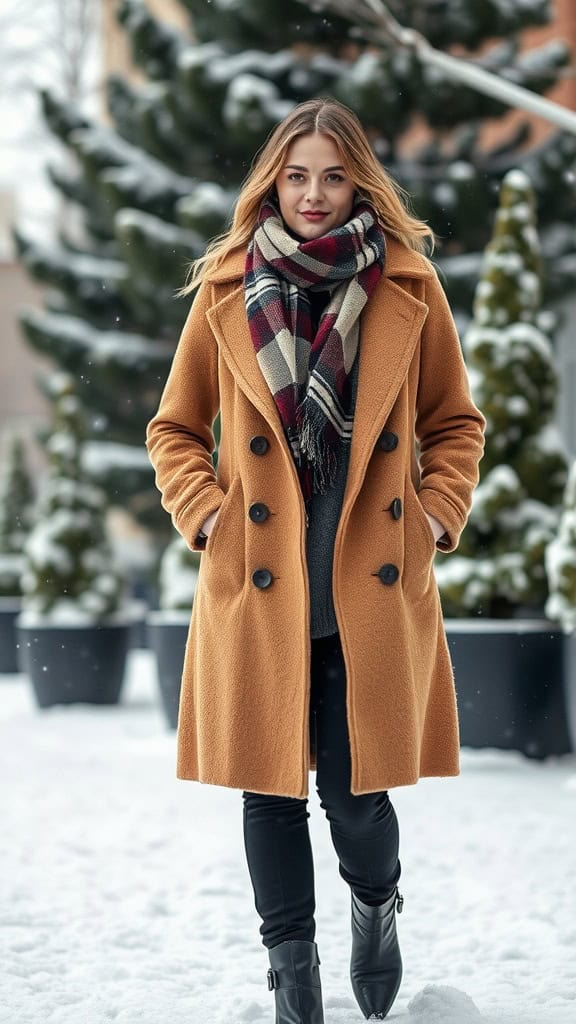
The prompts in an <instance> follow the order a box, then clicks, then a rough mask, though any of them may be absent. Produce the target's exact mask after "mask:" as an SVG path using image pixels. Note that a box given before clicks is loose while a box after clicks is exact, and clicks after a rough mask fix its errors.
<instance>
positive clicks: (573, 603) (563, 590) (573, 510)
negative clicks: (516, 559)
mask: <svg viewBox="0 0 576 1024" xmlns="http://www.w3.org/2000/svg"><path fill="white" fill-rule="evenodd" d="M546 572H547V574H548V586H549V589H550V593H549V596H548V600H547V602H546V607H545V611H546V615H547V616H548V618H549V619H552V621H554V622H559V623H560V624H561V626H562V628H563V629H564V631H565V632H566V633H571V632H572V631H573V630H574V629H576V462H572V464H571V466H570V472H569V474H568V481H567V483H566V489H565V491H564V500H563V503H562V514H561V516H560V525H559V528H558V533H557V535H556V536H555V537H554V539H553V540H552V541H551V542H550V544H549V545H548V547H547V548H546Z"/></svg>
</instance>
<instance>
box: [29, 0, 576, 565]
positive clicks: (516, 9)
mask: <svg viewBox="0 0 576 1024" xmlns="http://www.w3.org/2000/svg"><path fill="white" fill-rule="evenodd" d="M183 6H184V7H185V8H186V10H187V12H188V13H189V15H190V26H191V31H190V33H188V34H183V33H182V32H180V31H178V30H177V29H175V28H173V27H172V26H169V25H167V24H164V23H162V22H161V21H159V20H157V19H156V18H155V17H154V16H153V15H152V13H151V12H150V11H149V10H148V8H147V7H146V4H145V3H144V2H143V0H120V2H119V4H118V18H119V21H120V23H121V24H122V26H123V27H124V29H125V31H126V33H127V34H128V36H129V38H130V41H131V45H132V51H133V56H134V60H135V61H136V62H137V63H138V64H139V65H140V67H141V69H142V70H143V72H144V73H145V75H146V76H147V79H148V81H147V83H146V84H145V85H139V84H138V85H135V84H132V83H130V82H128V80H127V79H125V78H123V77H121V76H119V75H114V76H111V77H110V79H109V82H108V105H109V109H110V112H111V115H112V119H113V122H114V126H113V127H109V126H103V125H100V124H94V123H91V122H90V121H89V120H88V119H87V118H86V117H85V116H83V115H82V114H81V113H79V112H78V111H77V110H76V109H75V108H73V107H71V106H70V105H67V104H64V103H62V102H61V101H60V100H59V99H58V98H57V97H55V96H54V95H51V94H49V93H47V92H44V93H43V94H42V99H43V108H44V112H45V115H46V118H47V120H48V123H49V125H50V127H51V128H52V130H53V132H54V134H55V135H56V136H57V137H58V138H59V139H60V140H61V142H62V144H63V145H64V146H65V147H66V149H67V150H68V152H69V153H70V154H73V156H74V158H75V163H76V171H75V172H74V173H71V172H67V173H64V172H62V171H61V170H59V169H57V168H53V170H52V178H53V181H54V184H55V186H56V187H57V188H59V189H60V191H61V192H62V193H63V194H64V195H65V196H66V197H68V198H69V200H70V202H71V203H73V204H74V205H75V207H77V208H78V209H80V210H81V211H82V213H83V220H84V225H85V235H84V238H83V239H82V240H81V241H79V240H78V239H77V238H72V237H70V235H67V234H63V235H62V237H61V238H60V239H59V243H58V244H50V245H49V246H41V245H39V244H38V243H37V242H35V241H34V240H33V239H30V238H24V237H22V235H21V234H20V233H16V240H17V244H18V245H19V248H20V253H21V255H22V258H23V259H24V261H25V263H26V265H27V266H28V267H29V269H30V272H31V273H32V274H33V275H34V276H35V277H36V278H37V279H38V280H41V281H44V282H46V283H48V284H49V285H51V290H50V292H49V294H48V300H47V305H48V309H47V311H45V312H39V311H38V312H28V313H26V315H25V316H24V317H23V327H24V330H25V332H26V335H27V337H28V339H29V341H30V343H31V344H32V345H34V346H35V347H36V348H37V349H39V350H41V351H42V352H44V353H48V354H50V355H52V356H53V358H54V360H55V361H56V362H57V363H58V365H59V366H61V367H62V368H64V369H66V370H69V371H71V372H73V373H74V374H75V376H76V378H77V380H78V384H79V395H80V397H81V401H82V403H83V405H84V406H85V408H86V410H87V413H88V431H89V443H88V444H87V445H86V448H85V452H86V455H87V463H88V466H89V468H90V470H91V472H93V473H94V474H95V475H96V476H97V478H98V479H99V480H101V481H102V483H103V485H105V486H106V489H107V492H108V494H109V496H110V498H111V500H112V502H113V503H116V504H119V505H122V507H123V508H125V509H126V510H128V511H130V512H132V514H133V515H134V516H136V517H137V519H138V520H139V521H140V523H141V524H143V525H146V526H149V527H151V528H152V529H153V530H156V531H159V533H157V539H158V541H159V546H161V544H163V543H164V542H166V541H167V540H168V538H169V536H170V530H171V524H170V520H169V517H167V516H166V515H165V514H164V513H163V511H162V509H161V506H160V502H159V498H158V494H157V492H156V491H155V489H154V486H153V477H152V473H151V467H150V466H149V463H148V460H147V455H146V452H145V449H144V445H143V437H144V429H145V424H146V422H147V420H148V418H150V416H151V415H152V414H153V412H154V411H155V408H156V406H157V402H158V399H159V395H160V391H161V388H162V386H163V384H164V380H165V378H166V374H167V371H168V366H169V363H170V359H171V355H172V353H173V350H174V345H175V343H176V340H177V337H178V334H179V330H180V328H181V326H182V323H183V321H184V318H185V315H186V312H187V308H188V305H189V300H179V301H176V300H175V298H174V293H175V291H176V289H177V288H179V287H180V286H181V284H183V281H184V276H185V270H186V266H187V264H188V262H189V260H190V259H191V258H192V257H194V256H196V255H198V254H199V253H200V252H202V251H203V249H204V246H205V244H206V242H207V241H208V239H209V238H211V237H212V236H214V235H215V234H217V233H218V232H220V231H222V230H224V228H225V227H226V224H227V221H228V218H229V216H230V213H231V210H232V205H233V202H234V199H235V196H236V195H237V192H238V189H239V187H240V184H241V182H242V180H243V179H244V177H245V175H246V173H247V171H248V168H249V166H250V162H251V160H252V158H253V156H254V153H255V151H256V150H257V149H258V147H259V146H260V145H261V144H262V143H263V142H264V140H265V138H266V136H267V134H268V133H269V131H270V129H271V128H272V127H273V125H274V124H275V123H276V122H277V121H278V120H279V119H280V118H281V117H282V116H283V115H284V114H285V113H286V112H287V111H288V110H290V109H291V107H292V106H293V105H294V104H296V103H298V102H300V101H302V100H305V99H307V98H309V97H311V96H317V95H332V96H334V97H336V98H338V99H340V100H342V101H343V102H344V103H346V104H347V105H349V106H351V107H352V108H353V109H354V110H355V111H356V112H357V113H358V114H359V116H360V118H361V120H362V121H363V123H364V124H365V126H366V128H367V130H368V134H369V136H370V138H371V141H372V144H373V146H374V149H375V151H376V152H377V154H378V155H379V157H380V159H381V160H382V161H383V162H384V163H385V164H386V165H387V166H388V167H389V169H390V170H391V172H392V173H393V174H394V175H395V176H396V177H397V178H398V179H399V180H400V182H401V183H402V184H404V185H405V186H406V187H407V188H408V189H409V191H410V192H411V193H412V194H413V196H414V206H415V208H416V212H417V213H418V214H419V215H421V216H424V217H426V218H428V219H429V220H430V222H431V224H432V226H433V227H434V228H435V229H436V230H437V231H438V232H439V233H440V235H441V236H443V237H444V238H445V240H446V244H445V246H444V248H443V251H442V255H441V261H442V263H443V265H444V266H445V268H446V271H447V274H448V277H447V290H448V291H449V295H450V298H451V299H452V302H453V303H454V304H455V305H456V306H457V307H459V309H460V311H464V312H466V311H467V310H469V307H470V304H471V301H472V296H473V287H474V285H475V283H476V280H477V270H478V266H479V258H480V253H481V249H482V247H483V246H484V245H485V244H486V242H487V241H488V238H489V223H490V219H491V218H490V213H491V211H492V210H493V209H494V207H495V205H496V203H497V188H498V184H499V182H500V180H501V179H502V177H503V175H504V173H505V172H506V171H507V170H508V169H509V168H510V167H514V166H516V165H517V164H518V162H519V161H520V160H521V161H522V164H523V166H525V167H529V168H530V174H531V177H532V179H533V181H534V183H535V187H536V190H537V193H538V200H539V206H540V212H541V215H540V220H541V228H542V233H543V234H542V237H543V240H544V247H545V250H546V246H547V247H548V249H547V251H548V253H549V254H552V255H553V259H549V260H547V261H546V264H545V271H546V273H545V285H546V289H547V294H548V295H552V294H558V293H559V292H560V291H561V290H562V288H563V287H564V288H565V287H567V286H568V284H569V286H570V287H571V286H572V276H573V270H572V267H573V258H574V253H575V251H576V243H575V241H574V237H573V232H572V231H571V229H570V224H571V221H572V220H573V219H574V217H575V216H576V195H575V190H574V184H573V177H572V178H570V175H569V174H568V173H567V168H568V169H569V170H570V172H572V162H573V156H574V150H575V147H576V140H575V139H573V138H572V137H571V136H568V135H567V134H566V133H553V135H552V136H551V137H550V138H549V139H548V140H547V141H546V143H545V144H543V145H541V146H540V147H539V148H538V149H537V150H535V151H531V152H524V151H522V155H521V156H520V155H519V153H520V149H519V147H520V146H521V145H523V144H524V143H526V141H527V137H528V129H527V128H526V127H525V126H524V127H522V128H521V129H519V130H515V131H514V132H513V133H512V134H511V136H510V138H509V139H507V140H506V141H505V142H504V143H501V144H499V146H498V147H497V148H496V149H493V150H490V151H484V150H482V149H481V146H480V138H481V133H482V129H483V126H484V122H485V119H486V118H492V117H499V116H501V115H502V114H504V113H505V112H506V111H507V108H506V107H505V106H504V105H502V104H500V103H498V102H496V101H495V100H493V99H490V98H489V97H486V96H481V95H480V94H478V93H475V92H473V91H472V90H469V89H466V88H463V87H462V86H461V85H460V84H454V83H451V82H449V81H447V80H442V79H441V78H439V77H438V74H437V73H434V74H432V73H431V72H430V71H427V70H424V69H422V68H420V66H419V65H417V64H416V63H415V61H414V59H413V58H412V57H411V56H410V55H409V54H407V53H406V52H401V51H398V50H397V48H395V47H394V46H389V47H387V46H385V45H383V46H382V47H381V48H378V49H377V48H376V47H374V46H373V45H369V44H366V42H365V41H364V40H362V38H361V37H356V36H353V35H351V26H350V24H349V23H348V22H346V21H344V20H343V19H339V18H337V17H334V16H332V15H328V14H327V13H325V12H322V11H320V10H318V9H316V10H313V9H312V6H313V5H310V7H306V6H305V5H304V4H302V3H300V2H298V0H283V2H282V3H281V4H280V3H278V2H277V0H212V2H211V3H207V2H206V0H183ZM391 6H392V9H393V10H394V9H395V8H396V6H397V5H396V3H392V5H391ZM398 6H399V5H398ZM401 6H402V18H403V19H404V20H405V21H406V23H407V24H414V25H416V26H417V27H418V28H419V29H420V30H421V31H422V32H424V34H425V35H427V36H428V38H429V39H430V41H431V42H432V43H433V44H434V45H435V46H437V47H439V48H441V49H448V48H449V47H453V46H455V45H464V46H465V47H466V48H467V49H468V50H469V51H470V59H471V60H477V61H478V62H479V63H480V64H482V65H485V66H489V67H492V68H493V69H495V70H497V71H499V72H500V73H501V74H503V75H508V76H510V77H513V78H514V80H515V81H518V82H519V83H521V84H524V85H527V86H529V87H531V88H533V89H534V90H536V91H539V92H545V91H546V90H547V89H548V88H549V87H550V86H552V85H553V84H554V83H555V82H556V80H557V78H558V76H559V74H560V72H561V69H562V67H563V66H564V65H565V64H566V62H567V61H568V60H569V56H570V55H569V53H568V51H567V47H566V46H565V44H563V43H561V42H557V43H547V44H546V45H545V46H542V47H540V48H539V49H537V50H535V51H534V50H533V51H531V52H530V53H529V54H520V53H519V50H518V45H517V36H518V33H519V32H520V31H522V30H523V29H525V28H528V27H530V26H532V25H538V24H542V23H544V22H545V21H546V20H547V19H548V16H549V10H550V5H549V3H548V0H521V2H520V0H510V3H508V4H501V3H498V4H492V3H490V4H482V5H478V4H477V3H476V2H475V0H438V2H435V3H434V4H430V3H429V0H412V2H411V3H410V4H408V5H405V4H402V5H401ZM396 13H398V11H397V12H396ZM499 38H505V40H506V41H505V42H500V43H498V42H497V40H498V39H499ZM492 41H494V45H492V46H491V48H490V49H489V50H488V52H487V53H484V54H482V55H481V56H475V55H474V54H475V51H478V50H479V48H480V47H481V46H482V45H483V44H484V43H491V42H492ZM414 116H418V117H419V118H421V119H422V118H423V119H424V120H425V121H426V122H427V123H428V125H429V127H430V129H431V132H432V134H431V137H430V138H428V139H427V140H426V143H425V144H424V145H422V144H419V145H418V146H417V147H416V148H415V149H414V151H413V152H411V154H410V155H409V156H407V155H406V153H405V152H404V147H403V145H402V140H403V136H404V135H405V132H406V131H407V129H408V128H409V127H410V126H411V124H412V123H413V119H414ZM463 256H466V259H463V258H462V257H463ZM216 432H217V426H216Z"/></svg>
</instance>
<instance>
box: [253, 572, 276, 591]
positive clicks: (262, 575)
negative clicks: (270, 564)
mask: <svg viewBox="0 0 576 1024" xmlns="http://www.w3.org/2000/svg"><path fill="white" fill-rule="evenodd" d="M272 578H273V577H272V573H271V572H270V570H269V569H256V570H255V571H254V572H253V573H252V583H253V584H254V586H255V587H258V589H259V590H265V589H266V587H269V586H270V584H271V583H272Z"/></svg>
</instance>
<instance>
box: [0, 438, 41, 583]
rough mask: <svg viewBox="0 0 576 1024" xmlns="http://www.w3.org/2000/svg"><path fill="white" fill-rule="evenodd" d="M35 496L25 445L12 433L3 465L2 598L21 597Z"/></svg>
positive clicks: (0, 524)
mask: <svg viewBox="0 0 576 1024" xmlns="http://www.w3.org/2000/svg"><path fill="white" fill-rule="evenodd" d="M33 499H34V492H33V489H32V482H31V479H30V475H29V472H28V469H27V466H26V457H25V451H24V444H23V442H22V439H21V438H20V437H19V436H18V435H17V434H15V433H12V434H9V435H8V437H7V439H6V454H5V461H4V462H3V463H2V466H1V467H0V597H18V596H20V576H21V573H22V568H23V555H22V550H23V547H24V542H25V539H26V535H27V533H28V530H29V528H30V523H31V511H32V502H33Z"/></svg>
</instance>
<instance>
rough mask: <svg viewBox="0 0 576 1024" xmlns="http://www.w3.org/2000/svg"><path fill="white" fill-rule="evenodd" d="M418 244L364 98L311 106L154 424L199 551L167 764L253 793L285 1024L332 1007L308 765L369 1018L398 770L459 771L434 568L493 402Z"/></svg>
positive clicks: (204, 291) (285, 140)
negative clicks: (471, 381)
mask: <svg viewBox="0 0 576 1024" xmlns="http://www.w3.org/2000/svg"><path fill="white" fill-rule="evenodd" d="M427 239H429V240H431V241H432V242H433V235H432V231H431V230H430V229H429V228H428V227H427V226H426V225H425V224H424V223H422V222H421V221H419V220H417V219H416V218H414V217H413V216H411V215H410V213H409V212H408V210H407V208H406V204H405V202H404V199H403V193H402V191H401V190H400V188H399V187H398V186H397V185H396V184H395V183H394V182H393V181H392V180H391V179H390V177H389V176H388V175H387V174H386V172H385V171H384V170H383V168H382V167H381V165H380V164H379V163H378V161H377V159H376V158H375V156H374V154H373V152H372V150H371V148H370V145H369V143H368V140H367V138H366V135H365V133H364V131H363V129H362V126H361V125H360V122H359V121H358V119H357V118H356V116H355V115H354V114H353V113H352V111H350V110H349V109H348V108H346V107H344V106H342V105H341V104H339V103H337V102H335V101H333V100H331V99H314V100H310V101H308V102H306V103H301V104H299V105H298V106H296V107H295V108H294V109H293V110H292V111H291V113H290V114H289V115H288V116H287V117H286V118H284V119H283V121H281V122H280V123H279V124H278V125H277V126H276V127H275V129H274V130H273V132H272V133H271V135H270V137H269V138H268V140H267V142H266V144H265V145H264V147H263V148H262V149H261V150H260V152H259V154H258V155H257V159H256V160H255V162H254V165H253V167H252V169H251V171H250V173H249V175H248V177H247V178H246V180H245V182H244V184H243V187H242V189H241V193H240V196H239V198H238V200H237V203H236V207H235V212H234V217H233V221H232V226H231V228H230V230H229V231H228V232H226V233H225V234H224V235H221V236H219V237H218V238H217V239H215V240H213V242H212V243H211V245H210V246H209V247H208V249H207V251H206V253H205V255H204V256H202V257H201V258H200V259H199V260H196V261H195V262H194V264H193V274H192V281H191V283H190V285H189V286H187V287H186V288H184V289H182V290H181V291H182V292H184V293H187V292H189V291H191V290H192V289H193V288H195V287H197V286H199V287H198V291H197V293H196V296H195V300H194V302H193V305H192V307H191V309H190V312H189V314H188V317H187V320H186V323H185V325H184V328H183V331H182V335H181V338H180V341H179V345H178V348H177V351H176V354H175V357H174V361H173V364H172V368H171V371H170V374H169V377H168V381H167V383H166V386H165V389H164V393H163V395H162V398H161V402H160V406H159V409H158V412H157V414H156V415H155V416H154V418H153V419H152V420H151V422H150V423H149V425H148V430H147V442H146V443H147V448H148V452H149V456H150V459H151V461H152V463H153V465H154V467H155V470H156V482H157V486H158V488H159V490H160V492H161V494H162V503H163V505H164V507H165V508H166V509H167V510H168V511H169V512H170V513H171V515H172V519H173V522H174V524H175V526H176V528H177V530H178V531H179V532H180V533H181V534H182V536H183V537H184V538H185V539H186V541H187V542H188V545H189V547H190V548H191V549H192V550H193V551H203V552H204V557H203V558H202V560H201V567H200V574H199V579H198V586H197V590H196V595H195V599H194V605H193V610H192V617H191V623H190V632H189V642H188V644H187V649H186V658H185V664H184V671H183V679H182V690H181V699H180V710H179V723H178V736H177V743H178V760H177V777H178V778H180V779H194V780H197V781H200V782H204V783H212V784H214V785H219V786H232V787H236V788H239V789H242V791H243V793H242V795H243V815H244V818H243V821H244V838H245V849H246V856H247V863H248V869H249V873H250V878H251V882H252V885H253V889H254V898H255V906H256V909H257V911H258V914H259V915H260V917H261V919H262V924H261V927H260V933H261V936H262V942H263V944H264V946H265V947H267V949H268V953H269V959H270V968H269V970H268V986H269V988H270V989H273V991H274V993H275V1001H276V1024H296V1022H298V1024H321V1022H322V1021H323V1010H322V993H321V985H320V977H319V971H318V965H319V963H320V959H319V956H318V949H317V945H316V942H315V941H314V936H315V921H314V912H315V897H314V868H313V863H312V852H311V846H310V839H309V834H308V824H307V818H308V817H309V813H308V811H307V797H308V778H309V771H310V770H312V769H315V770H316V786H317V791H318V794H319V796H320V802H321V806H322V807H323V808H324V810H325V812H326V815H327V818H328V820H329V823H330V832H331V837H332V841H333V844H334V848H335V851H336V854H337V857H338V862H339V872H340V874H341V876H342V878H343V879H344V880H345V881H346V882H347V883H348V885H349V887H350V891H351V913H352V922H351V927H352V954H351V962H350V976H351V981H352V987H353V991H354V993H355V996H356V999H357V1001H358V1004H359V1006H360V1008H361V1010H362V1012H363V1013H364V1016H365V1017H366V1018H368V1019H376V1020H377V1019H382V1018H383V1017H384V1016H385V1015H386V1014H387V1012H388V1010H389V1009H390V1007H391V1005H392V1003H393V1001H394V999H395V997H396V994H397V991H398V988H399V985H400V979H401V975H402V960H401V956H400V950H399V947H398V939H397V935H396V926H395V912H396V911H398V910H400V909H401V907H402V897H401V896H400V894H399V891H398V881H399V878H400V862H399V859H398V843H399V834H398V822H397V818H396V814H395V812H394V809H393V806H392V804H391V802H390V799H389V795H388V790H389V789H390V788H392V787H394V786H404V785H412V784H414V783H416V782H417V781H418V779H419V778H421V777H423V776H431V775H436V776H438V775H440V776H450V775H457V774H459V735H458V720H457V709H456V697H455V687H454V678H453V675H452V666H451V662H450V657H449V652H448V648H447V642H446V636H445V632H444V628H443V621H442V612H441V607H440V601H439V595H438V590H437V586H436V582H435V578H434V573H433V568H432V564H433V558H434V554H435V551H436V550H442V551H445V552H451V551H454V550H455V549H456V547H457V545H458V540H459V537H460V534H461V532H462V530H463V528H464V526H465V524H466V521H467V517H468V514H469V511H470V507H471V501H472V494H473V490H474V487H475V486H476V484H477V482H478V477H479V473H478V463H479V461H480V459H481V457H482V454H483V448H484V430H485V426H486V421H485V419H484V417H483V415H482V414H481V412H480V411H479V410H478V409H477V407H476V406H475V405H474V403H473V401H472V399H471V395H470V391H469V385H468V378H467V373H466V368H465V365H464V362H463V359H462V354H461V350H460V345H459V341H458V336H457V333H456V329H455V326H454V321H453V319H452V316H451V313H450V309H449V306H448V303H447V300H446V297H445V294H444V291H443V289H442V287H441V285H440V283H439V281H438V278H437V275H436V272H435V270H434V267H433V265H432V263H431V262H430V260H429V259H428V258H427V256H426V255H424V249H425V247H426V243H427ZM219 410H220V413H221V441H220V445H219V452H218V470H217V472H215V471H214V468H213V461H212V452H213V450H214V435H213V432H212V425H213V422H214V419H215V417H216V415H217V413H218V411H219ZM415 442H418V443H419V458H417V455H416V444H415Z"/></svg>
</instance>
